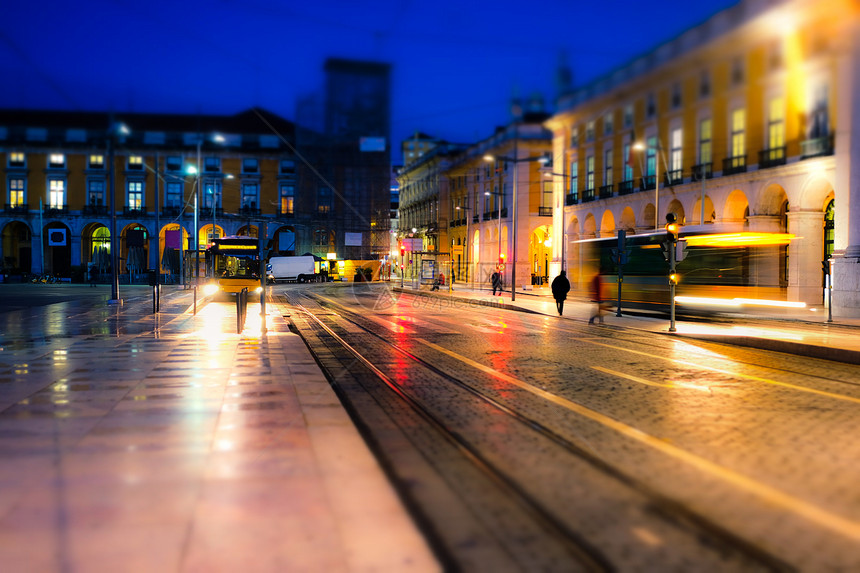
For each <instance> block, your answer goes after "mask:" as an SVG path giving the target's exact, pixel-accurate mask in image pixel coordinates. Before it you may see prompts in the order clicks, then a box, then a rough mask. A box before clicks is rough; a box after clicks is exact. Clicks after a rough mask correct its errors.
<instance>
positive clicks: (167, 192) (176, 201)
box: [164, 182, 182, 209]
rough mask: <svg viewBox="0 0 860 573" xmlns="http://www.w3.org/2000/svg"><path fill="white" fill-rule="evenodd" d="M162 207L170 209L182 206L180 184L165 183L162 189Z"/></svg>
mask: <svg viewBox="0 0 860 573" xmlns="http://www.w3.org/2000/svg"><path fill="white" fill-rule="evenodd" d="M164 206H165V207H169V208H172V209H178V208H179V207H181V206H182V183H178V182H168V183H167V185H166V186H165V188H164Z"/></svg>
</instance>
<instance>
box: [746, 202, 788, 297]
mask: <svg viewBox="0 0 860 573" xmlns="http://www.w3.org/2000/svg"><path fill="white" fill-rule="evenodd" d="M748 220H749V231H750V232H753V233H781V232H783V229H782V224H781V221H780V217H779V216H777V215H750V216H749V218H748ZM779 249H780V248H779V246H777V245H774V246H766V247H756V248H755V251H756V256H755V257H753V258H752V260H751V261H750V282H751V284H753V285H755V286H756V288H757V289H759V290H761V291H762V292H761V298H776V294H775V293H776V290H775V289H778V288H779V286H780V285H779V275H780V273H779V271H780V265H781V264H782V260H781V258H782V257H780V253H779ZM765 289H767V290H765Z"/></svg>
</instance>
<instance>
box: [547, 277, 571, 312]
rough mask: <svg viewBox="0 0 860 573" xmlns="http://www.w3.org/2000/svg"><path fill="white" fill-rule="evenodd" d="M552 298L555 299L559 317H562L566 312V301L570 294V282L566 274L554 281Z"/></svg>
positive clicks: (551, 286)
mask: <svg viewBox="0 0 860 573" xmlns="http://www.w3.org/2000/svg"><path fill="white" fill-rule="evenodd" d="M550 288H551V289H552V297H553V298H554V299H555V306H556V308H558V315H559V316H561V315H562V312H563V311H564V299H566V298H567V293H569V292H570V281H569V280H567V276H566V273H565V272H564V271H561V273H560V274H559V275H558V276H557V277H555V278H554V279H552V285H550Z"/></svg>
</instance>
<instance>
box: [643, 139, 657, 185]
mask: <svg viewBox="0 0 860 573" xmlns="http://www.w3.org/2000/svg"><path fill="white" fill-rule="evenodd" d="M645 145H646V146H647V148H646V150H645V175H646V176H647V177H653V176H655V175H657V137H656V136H653V135H652V136H651V137H649V138H648V139H647V140H646V142H645Z"/></svg>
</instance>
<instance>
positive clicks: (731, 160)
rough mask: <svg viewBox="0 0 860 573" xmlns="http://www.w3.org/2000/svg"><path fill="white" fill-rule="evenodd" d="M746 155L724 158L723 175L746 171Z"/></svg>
mask: <svg viewBox="0 0 860 573" xmlns="http://www.w3.org/2000/svg"><path fill="white" fill-rule="evenodd" d="M746 170H747V157H746V155H736V156H734V157H726V158H725V159H723V175H734V174H735V173H746Z"/></svg>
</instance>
